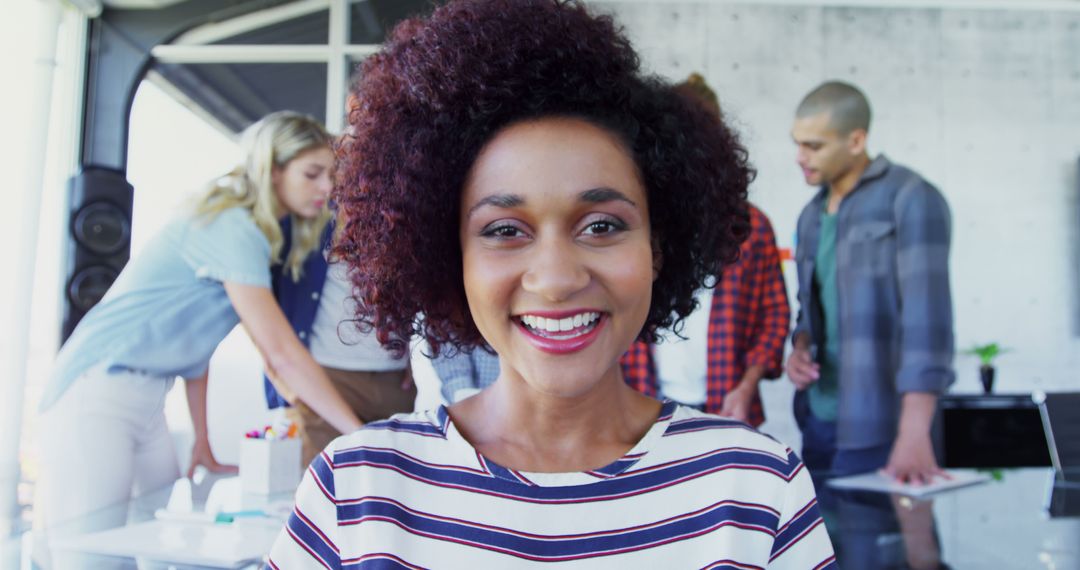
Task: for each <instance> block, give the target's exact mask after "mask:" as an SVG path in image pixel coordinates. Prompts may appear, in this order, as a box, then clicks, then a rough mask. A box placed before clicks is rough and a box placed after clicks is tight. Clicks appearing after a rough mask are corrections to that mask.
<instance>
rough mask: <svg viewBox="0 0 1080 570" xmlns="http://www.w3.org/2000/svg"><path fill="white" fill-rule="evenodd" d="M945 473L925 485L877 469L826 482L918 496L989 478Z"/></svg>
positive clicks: (830, 484)
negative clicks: (904, 481) (947, 476)
mask: <svg viewBox="0 0 1080 570" xmlns="http://www.w3.org/2000/svg"><path fill="white" fill-rule="evenodd" d="M946 473H948V474H949V478H948V479H946V478H944V477H937V478H935V479H934V480H933V481H932V482H931V483H929V484H926V485H910V484H907V483H900V482H898V481H896V480H895V479H893V478H892V477H890V476H888V475H885V474H883V473H879V472H877V471H873V472H870V473H860V474H859V475H849V476H847V477H837V478H835V479H829V481H828V483H827V484H828V485H829V486H830V487H832V488H834V489H848V490H852V491H874V492H878V493H896V494H899V495H907V496H909V497H915V498H920V497H926V496H928V495H933V494H935V493H941V492H944V491H951V490H953V489H959V488H961V487H969V486H971V485H978V484H980V483H985V482H987V481H989V480H990V476H989V475H987V474H985V473H978V472H975V471H953V470H946Z"/></svg>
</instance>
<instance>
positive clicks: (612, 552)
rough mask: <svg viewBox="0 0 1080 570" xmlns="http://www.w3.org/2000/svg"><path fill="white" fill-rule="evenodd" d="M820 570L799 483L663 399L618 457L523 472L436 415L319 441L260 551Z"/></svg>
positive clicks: (822, 542)
mask: <svg viewBox="0 0 1080 570" xmlns="http://www.w3.org/2000/svg"><path fill="white" fill-rule="evenodd" d="M540 563H545V564H552V563H555V564H557V565H558V566H559V567H561V568H620V569H628V568H672V569H675V568H731V569H748V568H799V569H810V568H834V567H835V559H834V556H833V550H832V545H831V543H830V542H829V537H828V535H827V533H826V531H825V526H824V524H823V523H822V521H821V517H820V515H819V513H818V507H817V501H816V498H815V495H814V487H813V484H812V483H811V481H810V475H809V473H808V472H807V471H806V469H804V468H803V465H802V463H801V462H800V461H799V459H798V458H797V457H796V456H795V454H794V453H792V451H791V450H790V449H787V448H786V447H785V446H783V445H781V444H780V443H778V442H776V441H774V440H772V439H770V438H768V437H767V436H764V435H761V434H759V433H758V432H756V431H754V430H753V429H751V428H749V427H747V426H746V425H745V424H743V423H740V422H736V421H732V420H727V419H722V418H719V417H717V416H713V415H709V414H704V413H702V412H698V411H696V410H693V409H691V408H687V407H684V406H676V405H675V404H674V403H672V402H670V401H668V402H665V404H664V406H663V409H662V411H661V413H660V417H659V418H658V419H657V421H656V423H655V424H654V425H653V426H652V428H651V429H650V430H649V431H648V433H646V434H645V436H644V437H643V438H642V439H641V441H639V442H638V444H637V445H636V446H634V448H633V449H631V450H630V451H629V452H628V453H627V454H626V455H625V456H623V457H622V458H620V459H618V460H616V461H614V462H613V463H611V464H609V465H607V466H605V467H602V468H599V469H596V470H593V471H586V472H580V473H523V472H520V471H515V470H513V469H507V468H505V467H502V466H500V465H498V464H496V463H494V462H492V461H491V460H489V459H487V458H485V457H483V456H482V455H480V454H479V453H478V452H477V451H476V449H474V448H473V447H472V446H471V445H470V444H469V443H468V442H467V441H466V440H465V439H464V438H463V437H462V436H461V434H459V433H458V431H457V430H456V429H455V427H454V424H453V423H452V422H451V421H450V417H449V415H448V414H447V411H446V408H445V407H440V408H439V409H437V410H433V411H428V412H417V413H413V414H408V415H404V414H400V415H397V416H394V417H393V418H391V419H389V420H386V421H381V422H375V423H370V424H367V425H366V426H365V427H364V428H363V429H361V430H359V431H357V432H355V433H352V434H350V435H346V436H342V437H340V438H338V439H337V440H335V441H334V442H333V443H332V444H331V445H330V446H329V447H328V448H327V449H326V450H325V451H324V452H323V453H322V454H321V455H320V456H319V457H317V458H316V459H315V461H314V462H312V464H311V467H310V468H309V469H308V471H307V474H306V475H305V476H304V480H303V482H302V483H301V484H300V488H299V490H298V491H297V496H296V507H295V509H294V511H293V514H292V516H291V517H290V518H289V521H288V523H287V524H286V526H285V528H284V529H283V530H282V533H281V535H280V536H279V537H278V539H277V541H276V542H275V544H274V547H273V550H272V552H271V553H270V557H269V559H268V562H267V567H268V568H271V569H275V570H276V569H292V568H333V569H337V568H354V569H362V568H380V569H382V568H467V569H470V570H477V569H481V568H484V569H486V568H521V567H531V566H534V565H539V564H540Z"/></svg>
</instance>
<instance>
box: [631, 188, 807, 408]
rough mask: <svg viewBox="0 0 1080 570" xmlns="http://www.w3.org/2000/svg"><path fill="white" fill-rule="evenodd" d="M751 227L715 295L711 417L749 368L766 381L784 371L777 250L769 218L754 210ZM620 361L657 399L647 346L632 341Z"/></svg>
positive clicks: (784, 311) (784, 306)
mask: <svg viewBox="0 0 1080 570" xmlns="http://www.w3.org/2000/svg"><path fill="white" fill-rule="evenodd" d="M750 225H751V230H750V237H748V238H747V239H746V241H745V242H743V244H742V248H741V251H740V254H739V260H738V261H736V262H735V263H734V264H732V265H730V266H728V267H726V268H725V269H724V272H723V274H722V275H721V277H720V280H719V282H718V283H717V285H716V289H715V290H714V291H713V300H712V308H711V311H710V313H709V339H708V348H707V350H708V363H707V364H708V371H707V373H706V378H707V380H706V383H707V388H706V389H707V395H706V399H705V411H706V412H709V413H714V414H715V413H718V412H719V411H720V409H721V406H722V405H723V401H724V395H725V394H727V393H728V392H730V391H731V390H733V389H734V388H735V387H736V386H738V385H739V382H740V381H741V380H742V377H743V373H744V372H746V369H747V368H748V367H750V366H752V365H754V364H760V365H761V366H763V367H764V368H765V378H777V377H779V376H780V373H781V372H782V370H783V359H784V340H785V339H786V338H787V334H788V324H789V322H790V319H791V308H790V306H789V305H788V299H787V289H786V288H785V287H784V274H783V271H782V269H781V267H780V251H779V250H778V249H777V248H776V237H775V236H774V235H773V230H772V225H771V224H770V223H769V219H768V218H766V217H765V214H763V213H761V211H760V210H758V209H757V208H755V207H754V206H753V205H751V206H750ZM620 362H621V364H622V369H623V377H624V378H625V380H626V383H627V384H629V385H631V386H633V387H634V388H637V389H638V390H640V391H642V392H644V393H645V394H648V395H650V396H655V395H656V393H657V381H656V365H655V364H654V362H653V356H652V350H651V347H650V346H649V345H647V344H645V343H643V342H641V341H638V342H635V343H634V344H633V345H631V346H630V350H629V351H627V353H626V354H625V355H623V357H622V359H621V361H620ZM763 421H765V414H764V412H763V411H762V409H761V399H760V398H759V397H757V396H755V397H754V402H753V404H752V406H751V409H750V424H751V425H755V426H757V425H760V424H761V423H762V422H763Z"/></svg>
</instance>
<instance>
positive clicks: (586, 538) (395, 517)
mask: <svg viewBox="0 0 1080 570" xmlns="http://www.w3.org/2000/svg"><path fill="white" fill-rule="evenodd" d="M368 521H381V522H388V523H392V524H396V525H398V526H400V527H401V528H403V529H405V530H407V531H409V532H411V533H413V534H418V535H421V536H427V537H430V538H434V539H438V540H447V541H451V542H457V543H465V544H472V545H475V546H477V547H479V548H486V549H490V550H496V551H500V552H504V553H506V554H511V555H513V556H517V557H520V558H525V559H530V560H569V559H576V558H591V557H597V556H607V555H610V554H616V553H620V552H629V551H634V550H641V549H645V548H650V547H652V546H655V545H657V544H663V543H667V542H675V541H679V540H684V539H687V538H692V537H694V536H699V535H701V534H704V533H707V532H711V531H713V530H715V529H716V528H719V527H722V526H728V525H732V526H737V527H739V528H744V529H748V530H754V531H758V532H762V533H765V534H768V535H770V536H771V535H772V530H771V529H773V528H776V525H777V524H778V521H777V518H776V516H775V515H773V514H771V513H770V512H768V511H765V510H762V509H758V508H754V507H751V506H744V505H738V504H730V503H721V504H718V505H714V506H713V507H711V508H708V509H703V510H701V511H699V512H697V513H691V514H690V515H689V516H686V517H675V518H674V520H670V521H667V522H662V523H660V524H656V525H652V526H646V527H645V528H641V526H639V527H631V528H629V529H613V530H608V531H603V532H602V533H587V534H583V535H566V536H550V537H549V536H537V535H525V534H524V533H516V532H514V531H512V530H510V529H501V528H498V527H493V526H490V525H483V526H481V525H478V524H470V523H469V522H467V521H461V520H456V519H448V518H446V517H435V516H431V515H429V514H427V513H423V512H420V511H415V510H412V509H407V508H405V507H403V506H402V505H400V504H398V503H397V502H396V501H390V500H381V499H369V500H364V501H362V502H360V503H357V504H352V505H348V506H344V507H342V511H341V518H340V519H339V522H340V524H341V525H342V526H346V525H352V524H362V523H364V522H368Z"/></svg>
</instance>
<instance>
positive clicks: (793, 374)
mask: <svg viewBox="0 0 1080 570" xmlns="http://www.w3.org/2000/svg"><path fill="white" fill-rule="evenodd" d="M786 368H787V376H788V378H790V379H791V382H792V384H795V389H797V390H805V389H807V388H808V387H809V386H810V385H811V384H813V383H814V382H817V379H818V376H819V375H820V374H821V370H820V366H818V363H817V362H814V359H813V358H811V356H810V350H809V349H808V348H805V347H799V346H796V347H795V350H792V351H791V356H789V357H788V360H787V367H786Z"/></svg>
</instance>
